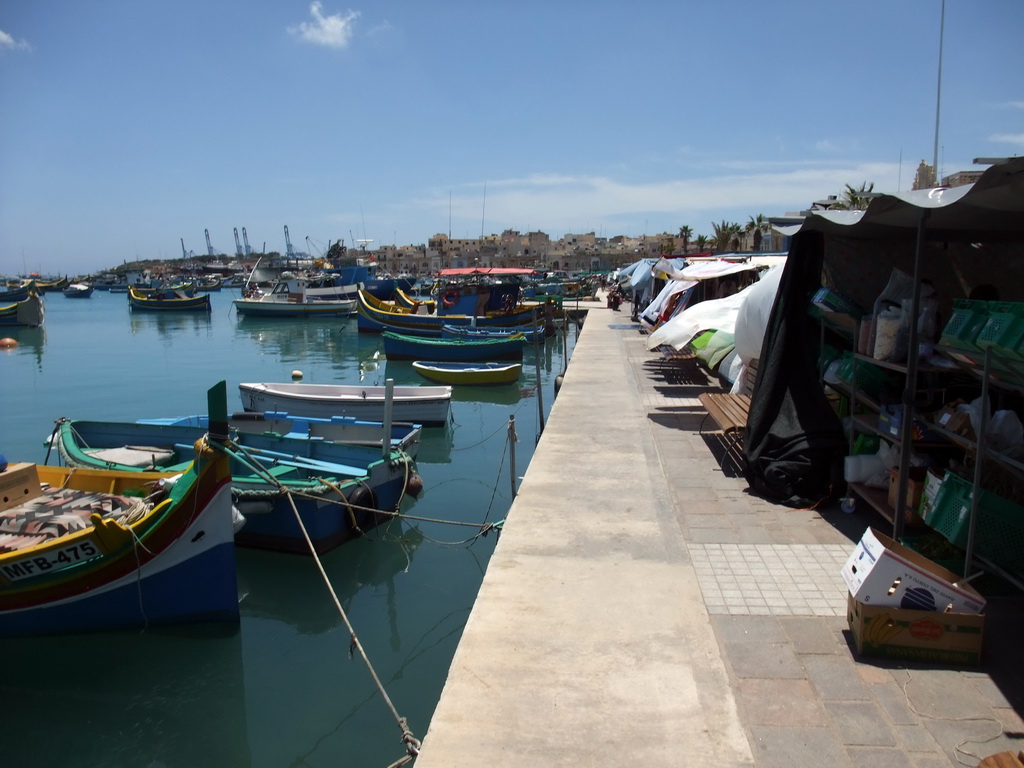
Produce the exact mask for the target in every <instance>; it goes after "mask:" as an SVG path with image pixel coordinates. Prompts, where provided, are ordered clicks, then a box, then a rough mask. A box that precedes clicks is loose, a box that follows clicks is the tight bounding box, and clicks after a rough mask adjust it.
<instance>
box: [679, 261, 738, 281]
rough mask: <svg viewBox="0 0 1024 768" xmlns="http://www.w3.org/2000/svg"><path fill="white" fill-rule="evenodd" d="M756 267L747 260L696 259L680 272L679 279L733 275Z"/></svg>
mask: <svg viewBox="0 0 1024 768" xmlns="http://www.w3.org/2000/svg"><path fill="white" fill-rule="evenodd" d="M752 269H757V266H756V265H754V264H750V263H749V262H735V261H722V260H720V259H716V260H714V261H698V262H695V263H693V264H690V265H689V266H687V267H686V268H685V269H683V271H682V272H681V273H680V275H679V278H678V279H680V280H711V279H713V278H716V277H725V276H726V275H734V274H736V273H737V272H749V271H750V270H752Z"/></svg>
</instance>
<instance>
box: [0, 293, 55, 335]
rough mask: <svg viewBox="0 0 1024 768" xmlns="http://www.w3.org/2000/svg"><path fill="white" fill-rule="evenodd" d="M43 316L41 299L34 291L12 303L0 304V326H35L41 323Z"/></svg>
mask: <svg viewBox="0 0 1024 768" xmlns="http://www.w3.org/2000/svg"><path fill="white" fill-rule="evenodd" d="M45 318H46V309H45V307H44V306H43V300H42V298H40V297H39V295H38V294H36V293H30V294H29V295H28V296H26V297H25V298H24V299H21V300H20V301H16V302H15V303H13V304H8V305H6V306H0V326H23V327H26V328H37V327H39V326H40V325H42V324H43V320H44V319H45Z"/></svg>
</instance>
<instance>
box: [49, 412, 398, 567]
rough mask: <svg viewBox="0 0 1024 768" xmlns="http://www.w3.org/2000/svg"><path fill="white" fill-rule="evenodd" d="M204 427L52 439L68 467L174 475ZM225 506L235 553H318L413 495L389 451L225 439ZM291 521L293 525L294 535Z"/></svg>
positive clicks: (77, 433)
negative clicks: (231, 514) (240, 522)
mask: <svg viewBox="0 0 1024 768" xmlns="http://www.w3.org/2000/svg"><path fill="white" fill-rule="evenodd" d="M205 432H206V427H201V426H185V425H171V424H148V423H133V422H98V421H71V420H67V419H61V420H59V421H58V423H57V427H56V429H55V431H54V435H53V438H52V441H53V444H54V445H55V446H56V448H57V450H58V452H59V455H60V457H61V459H62V460H63V461H64V462H65V463H66V464H67V465H69V466H74V467H88V468H104V467H105V468H110V469H117V470H121V471H133V470H134V471H142V470H162V471H180V470H181V469H182V467H184V466H187V465H188V462H189V457H188V455H187V454H188V451H187V449H188V447H189V446H190V445H191V442H192V441H193V440H194V439H195V438H196V436H201V435H202V434H204V433H205ZM225 432H226V433H227V435H228V438H229V439H228V442H227V447H228V450H229V451H230V458H231V462H230V472H231V497H232V500H233V503H234V505H235V507H236V508H237V509H238V510H239V512H241V513H242V514H243V515H244V516H245V518H246V524H245V526H244V527H243V528H242V529H241V530H240V531H239V532H238V535H237V537H236V541H237V543H238V544H239V545H240V546H250V547H256V548H260V549H273V550H278V551H285V552H297V553H304V554H309V545H308V544H307V542H306V539H305V536H304V534H303V530H302V529H303V528H305V531H306V533H307V534H308V536H309V538H310V540H311V542H312V544H313V546H314V548H315V549H316V551H317V552H327V551H329V550H331V549H333V548H335V547H337V546H339V545H341V544H343V543H344V542H346V541H349V540H350V539H352V538H354V537H356V536H358V535H359V534H360V532H362V531H365V530H367V529H369V528H372V527H374V526H376V525H377V524H379V523H380V522H383V521H384V520H387V519H390V518H389V515H387V514H384V513H388V512H394V511H396V510H397V509H398V507H399V505H400V504H401V501H402V499H403V497H404V496H405V495H406V492H407V490H412V491H415V492H418V489H417V488H416V487H415V485H416V482H418V476H417V475H416V472H415V469H414V468H413V465H412V459H411V457H409V456H408V454H406V453H404V452H402V451H399V450H395V449H393V448H391V445H390V444H389V445H388V446H387V448H386V449H382V448H378V447H376V446H367V445H354V444H347V443H335V442H332V441H330V440H323V439H311V438H309V437H308V436H305V437H301V438H300V437H289V436H287V435H281V434H278V433H275V432H261V433H252V432H244V431H238V430H231V429H225ZM299 520H301V522H302V525H301V526H300V524H299Z"/></svg>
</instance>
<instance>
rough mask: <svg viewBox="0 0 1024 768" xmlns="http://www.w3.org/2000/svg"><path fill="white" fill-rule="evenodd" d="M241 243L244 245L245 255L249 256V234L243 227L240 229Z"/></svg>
mask: <svg viewBox="0 0 1024 768" xmlns="http://www.w3.org/2000/svg"><path fill="white" fill-rule="evenodd" d="M242 242H243V243H245V255H246V256H248V255H250V254H251V253H252V248H250V247H249V234H248V233H247V232H246V231H245V227H242Z"/></svg>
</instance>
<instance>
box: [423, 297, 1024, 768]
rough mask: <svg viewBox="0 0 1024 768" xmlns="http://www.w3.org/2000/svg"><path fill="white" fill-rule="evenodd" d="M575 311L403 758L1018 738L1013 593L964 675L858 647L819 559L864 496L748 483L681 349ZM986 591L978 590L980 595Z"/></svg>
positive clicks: (597, 314)
mask: <svg viewBox="0 0 1024 768" xmlns="http://www.w3.org/2000/svg"><path fill="white" fill-rule="evenodd" d="M589 308H590V314H589V316H588V318H587V320H586V322H585V324H584V327H583V330H582V332H581V336H580V339H579V341H578V343H577V345H576V347H575V350H574V352H573V357H572V361H571V363H570V365H569V368H568V371H567V373H566V376H565V381H564V384H563V387H562V389H561V392H560V393H559V395H558V398H557V399H556V401H555V403H554V405H553V407H552V410H551V415H550V417H549V420H548V422H547V426H546V429H545V431H544V434H543V436H542V437H541V440H540V443H539V444H538V446H537V450H536V453H535V455H534V457H533V460H532V461H531V463H530V466H529V469H528V471H527V473H526V475H525V477H524V479H523V482H522V485H521V488H520V493H519V496H518V498H517V499H516V501H515V503H514V504H513V506H512V509H511V511H510V512H509V515H508V520H507V522H506V525H505V528H504V531H503V532H502V534H501V539H500V540H499V542H498V544H497V547H496V550H495V553H494V555H493V557H492V558H491V560H490V563H489V565H488V570H487V574H486V576H485V578H484V580H483V584H482V586H481V589H480V594H479V597H478V599H477V601H476V604H475V606H474V608H473V611H472V613H471V615H470V618H469V621H468V623H467V626H466V629H465V633H464V635H463V638H462V641H461V642H460V645H459V648H458V651H457V653H456V655H455V658H454V661H453V664H452V668H451V670H450V672H449V677H448V680H447V683H446V686H445V689H444V692H443V694H442V697H441V700H440V702H439V704H438V707H437V710H436V712H435V714H434V717H433V720H432V722H431V725H430V729H429V731H428V733H427V734H426V736H425V738H424V742H423V750H422V753H421V755H420V757H419V758H418V759H417V760H416V765H417V768H442V767H443V768H457V767H461V766H466V767H469V766H473V768H479V767H480V766H488V767H489V768H495V767H496V766H497V767H501V766H509V767H515V768H519V767H523V768H525V767H526V766H529V767H530V768H536V767H537V766H568V765H572V766H609V767H611V766H615V768H621V766H626V765H637V766H639V765H643V766H688V767H689V766H746V765H756V766H773V767H774V766H778V768H794V767H799V766H811V765H813V766H826V765H827V766H830V768H834V767H835V766H865V767H867V766H870V767H871V768H887V767H888V766H920V767H921V768H926V767H930V766H947V765H970V766H973V765H977V762H978V758H979V757H983V756H986V755H990V754H993V753H996V752H1000V751H1003V750H1015V751H1017V750H1021V749H1024V721H1022V719H1021V714H1020V713H1022V712H1024V650H1022V643H1021V637H1022V636H1024V635H1022V630H1024V602H1022V600H1021V599H1020V598H1019V597H1016V596H1014V597H1005V598H993V597H990V598H989V614H988V619H987V624H986V633H987V634H986V647H987V649H988V651H987V660H986V664H985V665H984V666H983V667H980V668H978V669H975V670H964V671H961V670H956V669H937V668H931V669H930V668H927V667H924V666H911V667H909V668H908V667H907V666H906V665H901V664H896V663H891V662H885V661H871V660H864V661H863V662H862V661H858V660H857V658H856V656H855V654H854V652H853V651H852V649H851V646H850V638H849V632H848V630H847V626H846V587H845V584H844V583H843V580H842V577H841V576H840V567H841V566H842V564H843V563H844V562H845V560H846V557H847V555H848V554H849V552H850V551H852V549H853V546H854V544H855V542H856V541H857V540H858V539H859V538H860V535H861V533H863V531H864V529H865V528H866V527H867V526H869V525H874V526H878V527H881V528H883V530H884V529H885V526H886V523H885V522H884V521H883V520H882V519H881V518H878V517H876V516H874V514H873V513H870V512H867V511H858V512H856V513H854V514H852V515H847V514H843V513H842V512H841V511H839V509H838V507H830V508H826V509H819V510H793V509H790V508H787V507H782V506H778V505H774V504H770V503H768V502H766V501H764V500H761V499H758V498H756V497H754V496H751V495H749V494H748V493H747V492H746V483H745V482H744V481H743V480H742V479H741V478H738V477H736V476H735V473H734V472H730V471H728V464H727V463H726V470H723V468H722V461H721V460H720V459H721V449H720V445H719V443H718V441H717V440H715V439H714V438H713V437H711V436H708V435H701V434H700V425H701V422H702V421H703V418H704V410H703V408H702V407H701V406H700V404H699V402H698V401H697V395H698V394H699V393H700V392H702V391H706V390H707V389H709V388H715V387H717V385H715V384H713V383H711V382H709V381H708V379H707V377H706V376H705V375H704V374H703V373H702V370H701V369H700V368H698V367H697V366H696V365H694V364H692V363H690V364H688V363H686V362H683V361H678V360H669V359H666V358H664V357H663V356H662V355H660V354H659V353H657V352H650V351H648V350H647V349H646V344H645V338H644V336H642V335H641V334H640V333H639V331H638V326H637V325H636V324H633V323H630V322H629V314H628V313H629V305H628V304H627V305H623V307H622V310H623V311H620V312H613V311H611V310H608V309H606V308H605V307H604V305H603V303H597V302H594V303H592V304H590V305H589ZM986 596H988V595H986Z"/></svg>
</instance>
